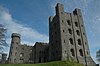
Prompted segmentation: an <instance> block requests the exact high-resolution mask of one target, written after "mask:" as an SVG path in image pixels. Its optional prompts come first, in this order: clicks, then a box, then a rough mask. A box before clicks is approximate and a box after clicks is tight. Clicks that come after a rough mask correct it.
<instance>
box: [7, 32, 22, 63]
mask: <svg viewBox="0 0 100 66" xmlns="http://www.w3.org/2000/svg"><path fill="white" fill-rule="evenodd" d="M11 38H12V40H11V47H10V53H9V63H17V59H16V56H18V46H19V45H20V41H21V39H20V34H18V33H13V34H12V36H11Z"/></svg>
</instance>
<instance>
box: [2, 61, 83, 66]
mask: <svg viewBox="0 0 100 66" xmlns="http://www.w3.org/2000/svg"><path fill="white" fill-rule="evenodd" d="M0 66H83V65H82V64H79V63H77V62H71V61H54V62H47V63H38V64H0Z"/></svg>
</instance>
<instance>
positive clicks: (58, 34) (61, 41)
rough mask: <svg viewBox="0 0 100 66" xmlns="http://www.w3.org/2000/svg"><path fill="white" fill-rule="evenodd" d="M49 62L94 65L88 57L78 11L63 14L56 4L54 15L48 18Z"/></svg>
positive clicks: (84, 34) (61, 7)
mask: <svg viewBox="0 0 100 66" xmlns="http://www.w3.org/2000/svg"><path fill="white" fill-rule="evenodd" d="M49 56H50V57H49V60H51V61H55V60H74V61H76V62H79V63H82V64H84V65H88V66H89V65H95V63H94V61H93V60H92V58H91V56H90V51H89V47H88V41H87V37H86V32H85V27H84V24H83V19H82V14H81V10H80V9H77V8H76V9H75V10H74V11H73V13H67V12H64V6H63V5H62V4H59V3H58V4H57V6H56V15H55V16H51V17H50V18H49Z"/></svg>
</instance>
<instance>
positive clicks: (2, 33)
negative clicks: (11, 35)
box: [0, 24, 8, 60]
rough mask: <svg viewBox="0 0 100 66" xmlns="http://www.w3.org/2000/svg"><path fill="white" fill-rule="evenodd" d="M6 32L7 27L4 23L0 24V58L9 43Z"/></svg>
mask: <svg viewBox="0 0 100 66" xmlns="http://www.w3.org/2000/svg"><path fill="white" fill-rule="evenodd" d="M6 33H7V29H6V28H5V27H4V26H3V25H2V24H0V60H1V58H2V53H4V49H6V47H8V44H7V43H6V38H7V36H6Z"/></svg>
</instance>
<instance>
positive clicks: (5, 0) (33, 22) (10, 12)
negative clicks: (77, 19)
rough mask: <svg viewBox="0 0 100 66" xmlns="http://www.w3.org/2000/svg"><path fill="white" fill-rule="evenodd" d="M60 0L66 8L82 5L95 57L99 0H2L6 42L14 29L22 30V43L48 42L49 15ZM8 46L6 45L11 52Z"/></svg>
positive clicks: (0, 15) (99, 32)
mask: <svg viewBox="0 0 100 66" xmlns="http://www.w3.org/2000/svg"><path fill="white" fill-rule="evenodd" d="M57 3H62V4H64V9H65V11H66V12H72V11H73V10H74V9H75V8H79V9H81V12H82V15H83V20H84V25H85V29H86V33H87V38H88V43H89V48H90V52H91V55H92V57H93V59H94V60H95V61H96V51H97V50H99V49H100V0H0V24H3V25H5V27H6V28H7V29H8V31H7V43H8V44H9V46H10V40H11V39H10V38H11V37H10V36H11V34H12V33H15V32H16V33H19V34H21V39H22V42H21V43H22V44H28V45H34V43H35V42H38V41H41V42H49V40H48V38H49V16H54V15H55V6H56V4H57ZM8 51H9V47H8V48H6V49H5V52H7V53H8Z"/></svg>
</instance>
